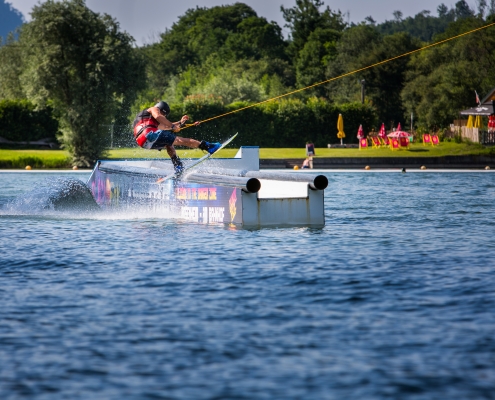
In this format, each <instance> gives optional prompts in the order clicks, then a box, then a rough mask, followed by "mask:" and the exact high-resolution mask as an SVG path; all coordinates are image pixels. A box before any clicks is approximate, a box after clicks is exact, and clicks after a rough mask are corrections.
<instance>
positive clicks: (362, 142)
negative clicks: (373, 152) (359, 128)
mask: <svg viewBox="0 0 495 400" xmlns="http://www.w3.org/2000/svg"><path fill="white" fill-rule="evenodd" d="M367 147H368V139H366V138H362V139H359V150H361V149H365V148H367Z"/></svg>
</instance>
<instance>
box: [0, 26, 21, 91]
mask: <svg viewBox="0 0 495 400" xmlns="http://www.w3.org/2000/svg"><path fill="white" fill-rule="evenodd" d="M23 65H24V57H23V54H22V47H21V45H19V43H18V42H17V41H16V40H14V35H13V34H12V33H10V34H9V36H8V37H7V40H6V42H5V44H3V43H2V40H1V38H0V100H1V99H23V98H25V97H26V96H25V93H24V91H23V89H22V84H21V80H20V75H21V73H22V67H23Z"/></svg>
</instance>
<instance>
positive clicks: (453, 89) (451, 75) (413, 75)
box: [402, 17, 495, 129]
mask: <svg viewBox="0 0 495 400" xmlns="http://www.w3.org/2000/svg"><path fill="white" fill-rule="evenodd" d="M483 23H484V22H483V20H481V19H479V18H478V17H471V18H464V19H460V20H458V21H456V22H454V23H452V24H451V25H450V26H449V28H448V29H447V31H446V32H445V33H444V34H442V35H439V36H438V37H436V38H435V40H442V39H444V38H448V37H452V36H455V35H458V34H461V33H463V32H466V31H469V30H472V29H474V28H477V27H480V26H482V25H483ZM493 65H495V35H494V33H493V30H492V31H490V30H482V31H479V32H476V33H474V34H471V35H467V36H464V37H461V38H459V39H456V40H455V41H453V42H450V43H446V44H444V45H440V46H437V47H434V48H432V49H429V50H425V51H422V52H420V53H417V54H415V55H414V56H413V57H412V58H411V61H410V64H409V71H408V73H407V83H406V85H405V86H404V90H403V91H402V98H403V101H404V103H405V104H406V105H407V106H406V107H407V108H408V109H410V110H414V114H415V115H417V117H418V118H417V122H418V123H420V124H423V125H425V126H427V127H428V128H431V129H435V128H439V127H445V126H448V125H449V124H450V123H452V121H453V120H454V119H456V118H457V117H458V114H459V111H461V110H463V109H466V108H469V107H473V106H475V104H476V103H475V95H474V91H475V90H477V92H478V93H480V94H481V93H486V92H488V91H490V90H491V89H492V88H493V82H494V81H495V70H494V69H493Z"/></svg>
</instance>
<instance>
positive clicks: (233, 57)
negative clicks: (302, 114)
mask: <svg viewBox="0 0 495 400" xmlns="http://www.w3.org/2000/svg"><path fill="white" fill-rule="evenodd" d="M285 48H286V43H285V41H284V39H283V37H282V31H281V29H280V27H279V26H278V25H277V24H276V23H275V22H270V23H269V22H267V20H266V19H265V18H262V17H258V16H257V14H256V12H255V11H254V10H253V9H252V8H251V7H249V6H247V5H245V4H242V3H235V4H233V5H228V6H217V7H212V8H199V7H198V8H196V9H189V10H187V11H186V13H185V14H184V15H183V16H181V17H180V18H179V20H178V21H177V22H176V23H174V24H173V26H172V28H171V29H169V30H167V31H166V32H165V33H163V34H162V35H161V41H160V42H159V43H156V44H153V45H151V46H147V47H145V48H144V49H143V53H144V55H145V57H146V59H147V60H148V62H147V71H146V75H147V78H148V79H147V81H148V89H147V94H146V96H147V97H148V98H150V97H151V98H152V97H159V96H161V95H163V94H164V93H167V94H169V95H170V94H171V95H172V97H173V98H174V99H175V100H176V101H182V100H183V99H184V97H186V96H187V95H190V94H193V93H194V91H195V90H196V89H197V91H199V92H201V93H203V88H202V86H204V85H207V84H208V82H209V81H210V80H212V79H213V77H212V75H213V73H214V71H217V72H220V71H222V70H226V69H230V68H231V67H232V65H233V64H236V63H237V62H239V61H246V60H247V61H249V62H251V61H260V62H263V63H269V64H271V69H273V70H275V71H274V72H273V73H276V74H280V78H281V79H282V81H283V82H284V83H285V84H289V83H292V84H293V82H294V73H293V71H292V72H291V73H288V74H287V71H288V70H291V68H290V66H288V58H287V56H286V54H285ZM259 78H261V76H260V77H259ZM218 83H219V84H221V82H218ZM213 86H215V87H219V85H210V87H213ZM221 86H225V85H221ZM200 87H201V88H200ZM230 89H232V88H230ZM230 89H229V93H230V94H232V93H233V92H232V91H230ZM229 97H231V96H229Z"/></svg>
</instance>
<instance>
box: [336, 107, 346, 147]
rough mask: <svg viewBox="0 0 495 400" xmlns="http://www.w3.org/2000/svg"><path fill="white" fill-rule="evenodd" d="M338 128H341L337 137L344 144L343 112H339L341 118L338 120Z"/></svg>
mask: <svg viewBox="0 0 495 400" xmlns="http://www.w3.org/2000/svg"><path fill="white" fill-rule="evenodd" d="M337 129H338V130H339V133H337V137H338V138H339V139H340V144H343V140H342V139H344V138H345V133H344V117H342V114H339V119H338V120H337Z"/></svg>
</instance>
